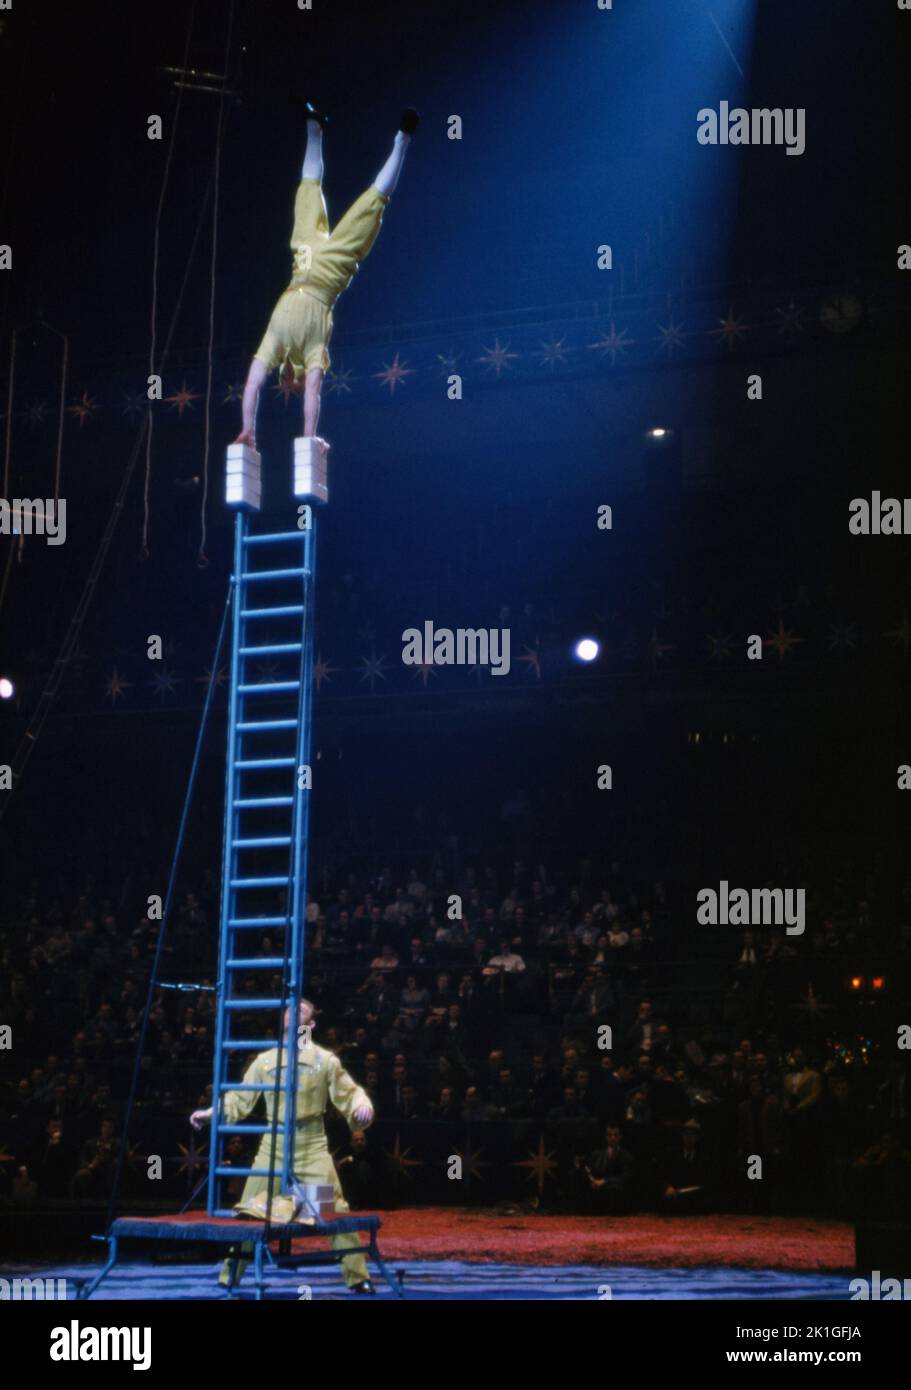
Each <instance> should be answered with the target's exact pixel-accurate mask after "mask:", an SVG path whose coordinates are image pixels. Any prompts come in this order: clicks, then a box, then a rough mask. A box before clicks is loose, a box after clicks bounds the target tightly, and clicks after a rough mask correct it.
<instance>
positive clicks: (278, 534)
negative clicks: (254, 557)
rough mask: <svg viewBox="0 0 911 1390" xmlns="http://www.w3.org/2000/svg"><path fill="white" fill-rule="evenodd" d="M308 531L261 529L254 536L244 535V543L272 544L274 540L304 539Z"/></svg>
mask: <svg viewBox="0 0 911 1390" xmlns="http://www.w3.org/2000/svg"><path fill="white" fill-rule="evenodd" d="M306 535H307V532H306V531H260V532H258V533H257V534H256V535H254V536H244V545H271V544H272V542H273V541H302V540H303V539H304V537H305V536H306Z"/></svg>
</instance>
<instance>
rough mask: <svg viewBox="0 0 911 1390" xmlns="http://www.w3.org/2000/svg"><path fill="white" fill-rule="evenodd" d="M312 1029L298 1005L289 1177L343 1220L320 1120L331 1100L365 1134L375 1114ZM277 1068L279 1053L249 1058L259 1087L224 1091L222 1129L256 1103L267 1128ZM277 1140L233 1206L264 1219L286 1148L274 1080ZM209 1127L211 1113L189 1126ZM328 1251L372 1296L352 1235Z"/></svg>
mask: <svg viewBox="0 0 911 1390" xmlns="http://www.w3.org/2000/svg"><path fill="white" fill-rule="evenodd" d="M290 1012H291V1011H290V1009H286V1010H285V1020H284V1044H283V1046H284V1048H288V1047H291V1046H293V1045H294V1044H293V1041H292V1040H291V1039H290V1037H289V1034H290V1022H289V1015H290ZM312 1025H313V1005H312V1004H311V1003H309V1001H308V1000H306V999H302V1000H301V1005H300V1027H301V1030H302V1033H303V1036H304V1037H306V1039H307V1040H306V1041H303V1042H300V1043H299V1046H298V1058H297V1065H298V1071H297V1111H296V1120H297V1135H296V1137H295V1141H294V1166H293V1172H294V1177H295V1179H296V1180H297V1181H298V1182H302V1183H330V1184H331V1185H332V1187H333V1188H334V1189H335V1210H336V1211H337V1212H338V1213H340V1214H341V1215H344V1214H345V1213H346V1212H347V1211H348V1209H349V1208H348V1203H347V1202H346V1201H345V1197H344V1193H343V1192H342V1187H341V1183H340V1182H339V1180H338V1174H337V1173H336V1171H335V1165H334V1163H333V1162H332V1155H331V1154H330V1153H329V1147H328V1145H327V1143H326V1129H325V1126H324V1124H323V1116H324V1115H325V1113H326V1101H327V1100H331V1101H332V1104H333V1105H334V1106H335V1108H336V1109H337V1110H339V1111H341V1113H342V1115H344V1117H345V1119H346V1120H347V1121H348V1124H349V1126H350V1128H351V1129H352V1130H356V1129H363V1128H365V1126H367V1125H369V1124H370V1122H371V1120H372V1119H373V1106H372V1105H371V1104H370V1099H369V1097H368V1095H367V1093H366V1091H364V1090H363V1089H362V1088H361V1087H360V1086H358V1084H357V1082H356V1081H354V1080H353V1079H352V1078H351V1077H350V1076H349V1075H348V1073H347V1072H346V1071H345V1069H344V1067H343V1066H342V1064H341V1062H340V1061H339V1059H338V1058H337V1057H336V1055H335V1053H334V1052H327V1051H326V1049H325V1048H323V1047H317V1046H316V1045H315V1044H314V1043H313V1042H312V1041H310V1038H309V1034H310V1033H311V1032H312ZM277 1070H282V1071H283V1070H284V1068H283V1067H281V1068H280V1064H279V1055H278V1048H277V1047H273V1048H270V1049H269V1051H268V1052H260V1053H259V1055H258V1056H257V1057H254V1059H253V1061H252V1062H251V1063H250V1066H249V1067H248V1068H247V1070H246V1072H245V1073H244V1085H245V1086H251V1085H253V1086H256V1087H258V1088H259V1089H258V1090H255V1091H228V1092H227V1093H226V1095H225V1097H224V1111H223V1118H224V1121H225V1123H226V1124H229V1125H236V1124H240V1123H241V1122H242V1121H243V1120H245V1119H246V1118H247V1116H248V1115H249V1114H250V1113H251V1111H252V1110H253V1107H254V1106H255V1105H256V1102H257V1101H258V1100H259V1097H260V1095H262V1096H263V1097H264V1098H265V1102H266V1119H267V1123H268V1124H269V1125H270V1126H271V1124H272V1118H273V1114H274V1108H275V1086H276V1071H277ZM278 1086H279V1098H278V1122H277V1123H278V1127H279V1128H278V1134H277V1136H276V1141H275V1159H274V1167H273V1159H272V1135H271V1133H267V1134H264V1135H263V1136H262V1139H261V1140H260V1145H259V1149H258V1150H257V1154H256V1158H255V1159H254V1161H253V1163H252V1164H251V1165H250V1166H251V1167H253V1168H270V1167H271V1168H272V1175H271V1177H268V1178H266V1177H249V1178H247V1181H246V1183H245V1185H244V1190H243V1194H242V1196H241V1200H240V1201H239V1202H238V1204H237V1206H238V1208H239V1209H240V1210H241V1211H248V1210H249V1208H250V1207H251V1206H252V1207H253V1209H254V1210H259V1211H260V1212H261V1214H262V1215H263V1216H265V1214H266V1201H267V1193H268V1192H269V1190H271V1192H272V1194H273V1196H274V1195H275V1194H277V1193H280V1192H281V1163H282V1158H283V1153H284V1149H283V1144H282V1132H281V1126H282V1124H283V1123H284V1118H285V1092H284V1077H283V1076H279V1078H278ZM211 1119H212V1110H211V1109H209V1110H194V1111H193V1114H192V1115H191V1116H190V1124H191V1125H192V1126H193V1128H194V1129H202V1127H203V1125H204V1124H207V1123H208V1122H209V1121H210V1120H211ZM329 1244H330V1245H331V1246H332V1248H333V1250H351V1251H352V1252H357V1253H352V1254H350V1255H346V1256H345V1257H344V1258H343V1260H342V1274H343V1276H344V1279H345V1283H346V1284H347V1285H348V1287H349V1289H353V1290H354V1292H355V1293H359V1294H372V1293H374V1292H375V1289H374V1287H373V1283H372V1281H371V1279H370V1275H369V1273H368V1270H367V1261H366V1260H365V1259H364V1256H363V1255H362V1254H361V1253H360V1242H359V1240H358V1238H357V1235H356V1234H350V1235H340V1236H332V1237H330V1241H329ZM230 1265H231V1260H230V1259H228V1260H226V1261H225V1264H224V1268H223V1269H222V1273H221V1279H220V1282H221V1283H223V1284H227V1283H228V1282H229V1278H230V1274H229V1271H230Z"/></svg>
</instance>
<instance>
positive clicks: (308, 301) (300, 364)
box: [254, 179, 389, 381]
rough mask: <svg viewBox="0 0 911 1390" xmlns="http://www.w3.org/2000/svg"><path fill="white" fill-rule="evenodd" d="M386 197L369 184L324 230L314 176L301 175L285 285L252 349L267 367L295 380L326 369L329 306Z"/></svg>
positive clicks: (367, 243) (369, 237) (368, 242)
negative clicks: (331, 227) (291, 257)
mask: <svg viewBox="0 0 911 1390" xmlns="http://www.w3.org/2000/svg"><path fill="white" fill-rule="evenodd" d="M388 202H389V198H388V196H387V194H385V193H381V192H380V191H379V189H378V188H376V187H374V186H373V185H371V186H370V188H368V189H367V190H366V192H364V193H362V194H361V196H360V197H359V198H358V199H357V200H356V201H355V202H354V203H352V205H351V207H350V208H349V209H348V211H347V212H346V213H345V215H344V217H343V218H342V220H341V221H340V222H339V223H338V225H337V226H336V227H335V230H334V231H332V232H330V230H329V217H328V214H327V212H326V200H325V198H324V197H323V189H322V185H321V183H320V181H319V179H301V182H300V185H299V187H298V190H297V196H296V198H295V200H294V230H293V231H292V233H291V249H292V251H293V252H294V269H293V273H292V277H291V284H290V285H289V286H288V288H287V289H286V290H285V292H284V294H283V295H282V296H281V298H280V299H279V301H278V303H277V304H276V306H275V308H274V310H273V312H272V317H271V319H270V320H269V327H268V328H267V329H266V335H265V337H264V338H263V340H262V342H261V343H260V345H259V347H258V348H257V350H256V352H255V353H254V357H255V358H256V359H257V360H258V361H259V362H262V364H263V366H264V367H265V368H266V370H267V371H271V370H272V368H273V367H279V368H281V371H282V375H283V376H286V375H288V374H290V373H291V372H293V373H294V379H295V380H296V381H297V380H299V379H300V378H301V377H302V376H304V375H305V373H306V372H309V371H310V370H311V368H313V367H322V369H323V371H328V369H329V353H328V351H327V348H328V344H329V338H330V336H331V334H332V306H333V304H334V303H335V301H336V300H337V299H338V297H339V295H340V294H341V293H342V291H343V290H346V289H347V288H348V286H349V285H350V284H351V281H352V279H353V278H354V275H355V272H356V271H357V268H358V265H359V264H360V262H361V261H362V260H363V259H364V257H365V256H366V255H367V253H368V251H369V250H370V248H371V246H372V245H373V243H374V241H375V240H376V237H377V233H378V232H379V230H380V225H381V223H382V221H383V213H384V212H385V210H386V204H387V203H388Z"/></svg>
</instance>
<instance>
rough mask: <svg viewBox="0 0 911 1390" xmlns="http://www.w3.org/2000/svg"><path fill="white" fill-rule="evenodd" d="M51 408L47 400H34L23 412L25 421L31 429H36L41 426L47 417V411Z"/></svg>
mask: <svg viewBox="0 0 911 1390" xmlns="http://www.w3.org/2000/svg"><path fill="white" fill-rule="evenodd" d="M49 409H50V407H49V405H48V403H47V401H32V402H31V404H30V405H27V406H26V408H25V410H24V411H23V412H22V414H23V415H24V417H25V423H26V424H27V425H28V427H29V429H30V430H36V429H40V428H41V426H42V425H43V424H44V421H45V419H46V417H47V412H48V410H49Z"/></svg>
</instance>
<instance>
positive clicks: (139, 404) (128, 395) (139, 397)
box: [120, 391, 149, 418]
mask: <svg viewBox="0 0 911 1390" xmlns="http://www.w3.org/2000/svg"><path fill="white" fill-rule="evenodd" d="M121 395H122V396H123V409H122V410H121V412H120V413H121V415H126V416H129V417H130V418H132V417H133V416H134V415H141V414H142V412H143V411H144V410H145V408H146V406H147V405H148V403H149V399H148V397H147V396H144V395H143V394H142V392H141V391H122V392H121Z"/></svg>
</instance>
